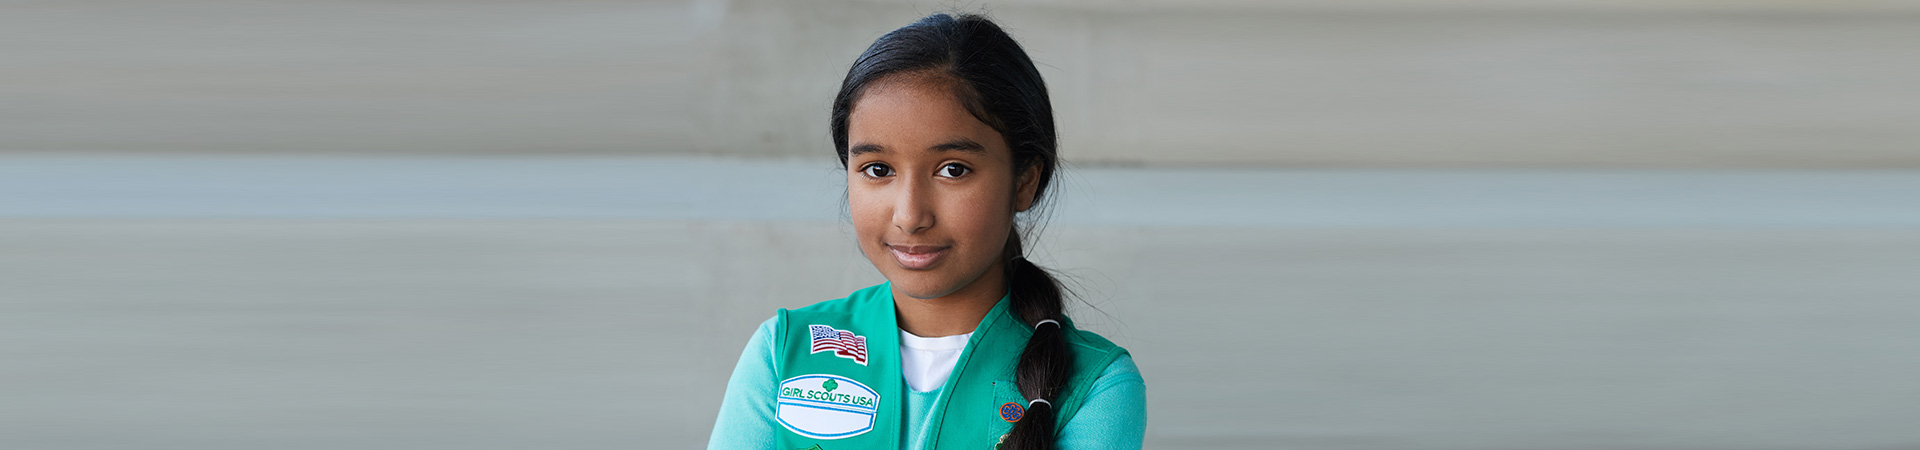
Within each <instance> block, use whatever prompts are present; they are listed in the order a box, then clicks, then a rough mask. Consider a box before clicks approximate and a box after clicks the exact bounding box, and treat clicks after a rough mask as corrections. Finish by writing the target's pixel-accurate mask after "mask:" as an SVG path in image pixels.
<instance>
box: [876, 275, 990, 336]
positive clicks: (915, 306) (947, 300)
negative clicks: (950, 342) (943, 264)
mask: <svg viewBox="0 0 1920 450" xmlns="http://www.w3.org/2000/svg"><path fill="white" fill-rule="evenodd" d="M1003 270H1004V269H1003V268H1002V267H1000V265H998V264H995V265H994V267H991V268H988V269H987V273H985V274H983V275H981V276H980V278H979V279H976V280H974V281H973V283H969V284H968V285H967V286H966V287H963V288H960V290H957V291H953V293H951V294H947V295H946V296H944V297H938V298H929V299H919V298H913V297H909V296H906V295H902V294H900V293H899V292H894V293H893V309H894V311H895V313H896V314H897V316H896V317H895V319H896V320H898V321H899V323H900V329H901V330H905V331H906V332H908V333H912V334H913V335H914V336H920V337H940V336H953V335H958V334H967V333H972V332H973V328H974V327H976V326H979V325H980V320H981V319H984V318H986V317H987V312H989V311H992V310H993V305H994V304H996V303H999V302H1000V298H1001V297H1004V296H1006V293H1007V282H1006V276H1005V272H1003Z"/></svg>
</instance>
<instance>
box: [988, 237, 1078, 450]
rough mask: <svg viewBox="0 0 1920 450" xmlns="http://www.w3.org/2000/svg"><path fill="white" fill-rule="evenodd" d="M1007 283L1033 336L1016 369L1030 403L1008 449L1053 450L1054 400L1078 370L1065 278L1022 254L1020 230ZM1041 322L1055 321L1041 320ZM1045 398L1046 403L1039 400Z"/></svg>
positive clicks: (1012, 244)
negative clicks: (1068, 322) (1067, 322)
mask: <svg viewBox="0 0 1920 450" xmlns="http://www.w3.org/2000/svg"><path fill="white" fill-rule="evenodd" d="M1007 247H1008V251H1009V252H1010V253H1011V254H1012V255H1014V256H1013V258H1012V259H1011V260H1009V261H1007V286H1008V289H1010V290H1011V291H1012V297H1013V299H1012V300H1013V304H1012V305H1011V306H1012V309H1013V311H1014V312H1015V313H1016V314H1018V315H1019V317H1020V320H1022V321H1024V322H1026V323H1027V324H1028V325H1031V326H1033V337H1031V338H1028V339H1027V348H1026V350H1024V351H1021V352H1020V363H1019V365H1018V366H1015V368H1014V370H1013V374H1014V375H1013V377H1014V383H1015V384H1016V385H1018V386H1019V387H1020V395H1021V396H1024V397H1026V398H1028V399H1029V401H1031V403H1029V406H1028V408H1027V412H1026V414H1025V415H1023V416H1021V417H1020V421H1019V422H1015V423H1014V424H1013V431H1011V432H1008V433H1007V441H1006V445H1005V446H1003V447H1001V448H1002V449H1008V450H1035V449H1038V450H1045V449H1052V448H1053V443H1054V435H1053V428H1054V422H1055V421H1056V420H1058V415H1057V411H1055V410H1054V407H1053V401H1054V400H1058V396H1059V394H1060V392H1061V391H1062V390H1064V389H1065V388H1066V386H1067V379H1068V378H1069V376H1070V375H1071V370H1072V368H1073V353H1072V352H1070V351H1068V348H1067V332H1066V326H1065V325H1064V323H1065V322H1064V321H1065V320H1066V314H1065V306H1066V302H1064V301H1063V300H1062V296H1061V288H1060V282H1059V281H1057V280H1054V278H1053V275H1051V274H1049V273H1047V270H1046V269H1044V268H1041V267H1040V266H1038V265H1035V264H1034V263H1033V262H1031V261H1027V258H1025V257H1022V256H1019V255H1020V254H1021V252H1020V247H1021V246H1020V234H1019V232H1017V231H1016V232H1015V233H1014V234H1013V235H1012V236H1010V237H1008V238H1007ZM1042 321H1051V322H1046V323H1042ZM1034 400H1044V401H1034Z"/></svg>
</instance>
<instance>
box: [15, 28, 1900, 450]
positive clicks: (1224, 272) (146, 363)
mask: <svg viewBox="0 0 1920 450" xmlns="http://www.w3.org/2000/svg"><path fill="white" fill-rule="evenodd" d="M956 7H959V8H969V9H980V8H983V7H984V8H987V9H990V10H991V11H992V12H993V14H994V15H995V17H996V18H998V19H999V20H1001V21H1002V22H1003V23H1005V24H1007V25H1008V26H1009V28H1010V29H1012V31H1013V32H1014V33H1015V35H1016V37H1018V38H1020V39H1022V42H1023V43H1024V44H1025V45H1026V46H1027V47H1028V49H1029V50H1030V51H1031V52H1033V53H1034V55H1035V57H1036V59H1038V60H1039V61H1040V62H1041V63H1042V67H1041V69H1042V72H1043V74H1045V75H1046V76H1047V77H1048V81H1049V83H1050V84H1051V86H1052V88H1053V92H1054V96H1055V97H1054V98H1055V105H1056V107H1057V108H1058V110H1059V113H1060V120H1061V123H1060V126H1061V128H1062V132H1063V134H1064V136H1065V140H1064V141H1063V145H1064V147H1063V153H1064V154H1065V155H1066V157H1067V158H1068V162H1069V167H1068V171H1066V172H1064V176H1065V178H1064V179H1063V181H1062V182H1061V183H1059V184H1058V186H1059V189H1060V191H1058V193H1059V194H1060V197H1059V202H1058V204H1057V205H1056V207H1055V208H1053V209H1052V210H1050V212H1051V214H1052V215H1051V217H1050V219H1051V220H1050V221H1049V222H1048V223H1049V224H1050V226H1049V227H1048V228H1047V229H1046V230H1045V233H1044V234H1042V237H1041V239H1042V241H1041V243H1040V245H1039V246H1038V247H1036V248H1035V249H1033V255H1032V256H1033V258H1034V259H1035V260H1036V261H1040V262H1041V263H1042V264H1043V265H1046V266H1048V267H1052V268H1055V269H1058V270H1060V271H1061V272H1063V273H1064V274H1065V275H1066V276H1067V277H1068V279H1069V280H1070V281H1071V282H1072V283H1073V285H1074V286H1075V287H1076V288H1077V291H1078V292H1079V293H1080V296H1079V298H1080V299H1081V300H1084V303H1083V304H1080V305H1078V306H1077V307H1076V309H1074V310H1073V311H1072V313H1073V314H1074V317H1075V319H1076V321H1077V322H1079V323H1080V324H1082V325H1083V326H1084V327H1087V328H1090V329H1093V330H1096V331H1098V332H1100V333H1102V334H1103V335H1105V336H1108V337H1110V338H1112V339H1113V340H1115V341H1116V342H1118V343H1120V344H1121V345H1124V346H1126V347H1128V348H1129V349H1130V350H1131V351H1132V352H1133V353H1134V354H1135V356H1136V358H1137V360H1138V362H1139V364H1140V366H1141V370H1142V372H1143V373H1144V375H1145V377H1146V379H1147V385H1148V398H1149V401H1148V410H1149V416H1150V419H1149V429H1148V430H1147V443H1148V447H1152V448H1205V449H1255V448H1260V449H1265V448H1304V449H1743V450H1744V449H1806V448H1821V449H1873V450H1880V449H1894V448H1913V447H1920V431H1916V430H1915V429H1914V428H1913V427H1912V426H1911V424H1913V423H1916V422H1920V406H1915V405H1920V383H1917V382H1915V381H1913V380H1915V379H1916V377H1920V277H1915V276H1913V275H1912V274H1914V273H1916V272H1920V201H1917V200H1914V199H1916V198H1920V152H1917V151H1915V143H1916V142H1920V139H1916V138H1920V131H1916V130H1920V127H1913V126H1911V125H1910V124H1912V123H1920V82H1916V81H1914V80H1920V4H1916V3H1912V2H1901V1H1892V2H1865V1H1853V2H1820V3H1814V2H1686V1H1681V2H1650V1H1649V2H1600V1H1581V0H1571V1H1560V2H1501V1H1491V0H1488V1H1478V0H1448V1H1439V2H1411V1H1400V0H1374V1H1363V2H1330V1H1328V2H1316V1H1293V2H1236V1H1209V2H1172V1H1134V2H1091V1H1077V0H1066V1H1054V2H1040V1H1028V2H983V3H970V4H959V3H940V2H913V3H907V2H881V1H875V2H854V1H786V2H772V1H768V2H639V3H634V2H585V1H559V2H530V1H517V0H513V1H486V2H453V1H407V2H398V1H395V2H375V1H269V2H238V1H219V0H190V1H180V2H165V3H153V2H113V1H78V2H33V1H16V2H0V80H4V81H5V83H0V118H3V119H4V120H0V361H5V362H4V363H0V399H4V401H0V447H4V448H9V449H13V448H20V449H149V448H192V449H254V448H290V449H304V448H313V449H323V448H324V449H343V448H353V449H431V448H462V449H510V448H556V449H561V448H565V449H575V448H578V449H589V448H592V449H602V448H637V447H646V448H699V447H701V446H702V445H703V444H704V443H705V441H706V439H707V434H708V431H709V429H710V427H711V424H712V422H713V416H714V413H715V411H716V409H717V407H718V402H719V396H720V394H721V392H722V390H723V389H724V385H725V377H726V374H727V373H728V371H729V370H730V369H731V368H732V366H733V364H734V362H735V359H736V358H737V357H738V355H739V352H740V348H741V346H742V345H744V344H745V341H746V338H747V336H748V334H750V333H751V331H752V328H753V326H754V325H756V324H758V323H759V322H760V321H762V320H764V319H766V318H767V317H768V316H770V315H771V314H772V312H773V310H774V309H775V308H780V307H797V306H803V305H806V304H809V303H813V302H816V301H820V300H826V299H831V298H837V297H840V296H844V295H845V294H846V293H847V292H850V291H852V290H854V289H857V288H860V287H864V286H867V285H870V284H873V283H877V282H879V281H881V279H880V278H879V276H878V274H877V272H875V271H874V270H873V269H872V267H871V266H869V265H868V264H867V263H866V262H865V260H864V259H863V258H861V257H860V255H859V254H858V250H857V247H856V246H855V245H854V244H853V242H852V238H853V237H852V231H851V227H850V226H849V225H848V224H847V223H846V221H845V220H844V218H843V217H844V214H845V206H844V204H843V203H842V200H841V198H842V197H841V196H842V192H843V191H842V189H843V184H842V181H841V180H842V178H841V177H842V176H843V175H842V174H841V172H840V169H839V168H838V167H837V166H836V165H835V163H834V161H833V159H832V157H831V153H830V151H831V149H830V147H829V141H828V140H827V137H826V133H825V130H824V123H825V120H826V119H825V107H826V103H827V100H828V98H829V97H830V96H831V95H832V93H833V89H834V88H835V86H836V85H837V81H838V78H839V76H840V75H841V74H843V73H844V70H845V65H846V64H847V63H848V62H850V61H851V59H852V57H853V56H854V55H856V54H857V53H858V52H859V51H860V50H861V49H862V48H863V47H864V46H865V45H866V44H867V43H868V42H871V40H872V39H873V38H874V37H877V36H878V35H879V34H880V33H883V32H885V31H886V30H889V29H891V28H893V27H897V26H899V25H902V24H905V23H907V22H909V21H911V20H912V19H913V18H916V17H918V16H920V15H922V14H924V13H926V12H930V11H937V10H945V9H949V8H956Z"/></svg>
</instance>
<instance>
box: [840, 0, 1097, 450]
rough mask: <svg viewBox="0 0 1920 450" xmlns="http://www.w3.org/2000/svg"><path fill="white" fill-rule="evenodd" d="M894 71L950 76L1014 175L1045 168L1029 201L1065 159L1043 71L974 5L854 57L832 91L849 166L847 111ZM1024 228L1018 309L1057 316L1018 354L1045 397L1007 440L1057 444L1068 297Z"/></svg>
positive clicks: (1016, 275) (1016, 277)
mask: <svg viewBox="0 0 1920 450" xmlns="http://www.w3.org/2000/svg"><path fill="white" fill-rule="evenodd" d="M895 75H907V76H930V77H934V78H935V79H939V80H941V81H946V82H948V85H949V86H950V87H951V88H952V89H953V91H954V95H956V96H957V97H958V98H959V100H960V104H962V105H965V107H966V108H967V112H969V113H971V114H972V115H973V117H974V118H976V119H979V120H980V122H981V123H985V124H987V125H988V126H990V127H993V129H994V131H998V132H999V133H1000V136H1001V137H1002V138H1004V139H1006V141H1007V148H1009V149H1011V150H1012V151H1013V169H1014V173H1015V174H1022V173H1026V171H1027V170H1029V168H1033V167H1036V166H1037V167H1038V168H1039V180H1037V181H1036V183H1037V184H1036V187H1035V188H1034V194H1033V204H1034V205H1039V204H1040V203H1041V200H1042V199H1043V198H1044V197H1045V195H1046V192H1047V184H1048V182H1050V181H1052V179H1053V173H1054V168H1055V167H1057V166H1059V157H1058V152H1057V151H1056V147H1057V141H1058V138H1057V137H1056V135H1055V134H1054V127H1053V106H1052V103H1051V101H1050V100H1048V98H1047V86H1046V83H1045V82H1043V81H1042V80H1041V79H1040V71H1039V70H1038V69H1036V68H1035V67H1034V65H1033V60H1032V59H1029V58H1028V57H1027V52H1026V51H1025V50H1022V49H1021V48H1020V44H1019V43H1016V42H1014V40H1013V37H1012V36H1009V35H1007V33H1006V31H1004V30H1001V29H1000V26H999V25H995V24H994V23H993V21H991V20H988V19H987V18H985V17H981V16H978V15H971V14H965V15H960V16H957V17H956V16H951V15H947V14H935V15H932V16H928V17H926V18H924V19H920V20H919V21H917V22H914V23H913V24H911V25H907V26H905V27H901V28H900V29H897V30H893V31H892V32H889V33H887V34H885V35H882V36H880V38H879V39H878V40H875V41H874V42H873V45H872V46H869V47H867V50H866V51H865V52H862V53H861V54H860V57H859V58H857V59H855V60H854V61H853V68H852V69H849V70H848V71H847V78H846V80H845V81H842V82H841V83H840V93H839V95H836V96H835V97H834V99H833V124H832V133H833V146H834V151H835V152H838V153H839V154H840V166H841V168H843V169H844V168H846V165H847V119H848V118H849V117H850V116H851V115H852V114H853V102H854V100H857V99H858V98H859V97H860V95H861V93H862V91H863V90H864V89H865V88H866V87H867V86H868V85H869V84H872V83H873V82H876V81H880V80H882V79H884V78H886V77H889V76H895ZM1015 178H1016V180H1017V179H1018V177H1015ZM1016 182H1017V181H1016ZM1030 209H1031V208H1030ZM1019 228H1020V227H1019V226H1018V225H1017V223H1016V225H1015V227H1014V230H1013V233H1012V234H1011V235H1010V236H1009V237H1008V238H1007V244H1006V249H1005V250H1004V252H1003V253H1002V255H1001V258H1002V262H1003V263H1004V265H1005V267H1006V279H1007V286H1008V290H1009V291H1010V295H1011V296H1012V305H1011V306H1012V310H1013V312H1014V313H1015V314H1018V315H1019V317H1020V319H1021V320H1022V321H1025V322H1026V323H1027V325H1029V326H1033V325H1037V324H1041V321H1045V320H1053V321H1054V322H1053V323H1049V324H1045V325H1042V326H1038V327H1034V330H1033V336H1032V337H1031V338H1029V339H1028V340H1027V346H1026V349H1025V350H1024V351H1022V352H1021V353H1020V363H1019V365H1017V366H1016V367H1015V369H1014V380H1015V383H1016V384H1017V385H1019V388H1020V395H1022V396H1025V397H1026V398H1028V399H1045V400H1047V402H1048V403H1032V404H1031V406H1030V407H1029V408H1028V409H1027V412H1026V414H1025V415H1024V416H1022V417H1021V418H1020V421H1019V422H1017V423H1015V424H1014V426H1013V431H1012V432H1010V433H1009V434H1008V436H1007V439H1006V441H1005V446H1004V447H1002V448H1006V449H1018V450H1032V449H1051V448H1053V447H1054V422H1055V421H1056V420H1057V417H1056V411H1055V409H1054V407H1053V406H1052V403H1051V402H1053V401H1055V400H1057V397H1058V395H1059V394H1060V393H1061V392H1062V391H1063V390H1065V388H1066V385H1067V380H1068V378H1069V375H1070V371H1071V368H1072V366H1073V354H1072V353H1070V352H1069V350H1068V347H1067V330H1066V324H1067V321H1066V314H1065V307H1066V305H1065V302H1064V301H1063V299H1062V297H1063V295H1062V293H1063V289H1062V288H1061V286H1060V282H1059V281H1058V280H1055V279H1054V277H1053V275H1052V274H1050V273H1048V271H1047V270H1046V269H1044V268H1041V267H1040V266H1037V265H1034V264H1033V263H1032V262H1029V261H1027V259H1026V258H1025V255H1024V254H1023V252H1022V246H1021V243H1020V240H1021V238H1020V230H1019Z"/></svg>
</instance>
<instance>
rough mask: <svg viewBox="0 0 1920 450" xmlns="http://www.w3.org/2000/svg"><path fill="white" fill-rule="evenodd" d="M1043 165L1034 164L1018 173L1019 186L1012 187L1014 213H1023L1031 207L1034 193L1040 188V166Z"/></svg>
mask: <svg viewBox="0 0 1920 450" xmlns="http://www.w3.org/2000/svg"><path fill="white" fill-rule="evenodd" d="M1044 164H1046V163H1039V162H1036V163H1033V164H1031V165H1028V166H1027V170H1022V171H1020V181H1019V184H1016V185H1015V186H1014V193H1013V195H1014V197H1013V210H1014V212H1025V211H1026V210H1027V209H1028V208H1032V207H1033V194H1034V191H1035V190H1037V189H1039V187H1040V166H1041V165H1044Z"/></svg>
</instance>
